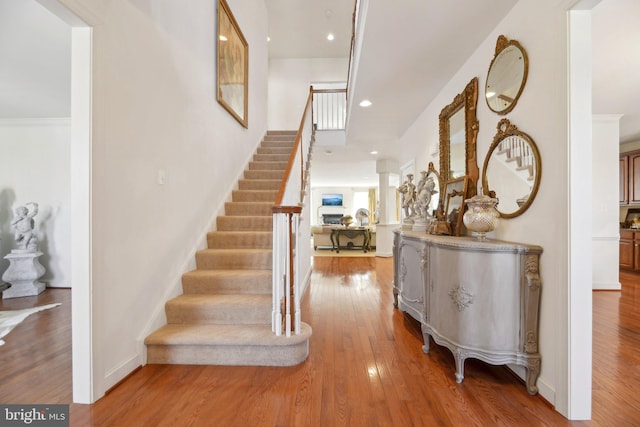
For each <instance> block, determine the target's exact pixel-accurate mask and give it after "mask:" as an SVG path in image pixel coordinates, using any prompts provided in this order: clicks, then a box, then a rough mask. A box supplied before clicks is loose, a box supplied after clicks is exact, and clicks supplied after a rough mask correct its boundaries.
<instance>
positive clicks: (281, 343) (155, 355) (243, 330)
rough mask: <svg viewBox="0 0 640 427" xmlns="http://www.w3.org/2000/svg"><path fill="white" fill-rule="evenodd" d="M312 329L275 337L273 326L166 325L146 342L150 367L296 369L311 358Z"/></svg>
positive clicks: (304, 326)
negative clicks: (196, 366)
mask: <svg viewBox="0 0 640 427" xmlns="http://www.w3.org/2000/svg"><path fill="white" fill-rule="evenodd" d="M310 336H311V327H310V326H309V325H307V324H306V323H302V326H301V328H300V334H298V335H294V334H292V335H291V336H290V337H287V336H284V335H282V336H276V335H275V334H274V333H273V332H272V331H271V325H166V326H164V327H162V328H160V329H158V330H157V331H156V332H154V333H153V334H151V335H149V336H148V337H147V338H146V339H145V344H146V345H147V363H162V364H185V365H226V366H293V365H297V364H299V363H302V362H303V361H304V360H305V359H306V358H307V356H308V355H309V337H310Z"/></svg>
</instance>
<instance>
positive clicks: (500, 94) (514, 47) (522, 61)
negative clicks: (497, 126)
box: [484, 35, 529, 115]
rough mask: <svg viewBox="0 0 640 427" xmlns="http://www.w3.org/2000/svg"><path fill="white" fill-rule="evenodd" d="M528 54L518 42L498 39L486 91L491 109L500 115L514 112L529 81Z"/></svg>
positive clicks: (503, 38)
mask: <svg viewBox="0 0 640 427" xmlns="http://www.w3.org/2000/svg"><path fill="white" fill-rule="evenodd" d="M528 71H529V60H528V58H527V52H526V51H525V50H524V48H523V47H522V46H521V45H520V43H518V42H517V41H516V40H509V39H507V38H506V37H505V36H503V35H501V36H499V37H498V41H497V42H496V52H495V55H494V57H493V60H491V64H490V65H489V71H488V73H487V84H486V87H485V91H484V96H485V100H486V101H487V105H488V106H489V109H490V110H491V111H493V112H495V113H498V114H500V115H504V114H507V113H508V112H509V111H511V110H513V108H514V107H515V106H516V102H518V98H520V94H521V93H522V89H524V84H525V83H526V81H527V74H528Z"/></svg>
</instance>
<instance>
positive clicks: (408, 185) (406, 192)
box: [398, 173, 416, 218]
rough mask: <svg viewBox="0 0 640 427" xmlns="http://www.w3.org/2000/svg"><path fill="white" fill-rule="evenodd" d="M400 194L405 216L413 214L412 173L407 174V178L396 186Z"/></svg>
mask: <svg viewBox="0 0 640 427" xmlns="http://www.w3.org/2000/svg"><path fill="white" fill-rule="evenodd" d="M398 191H400V194H402V208H403V209H404V216H405V218H411V217H413V216H415V214H416V212H415V206H414V205H415V201H416V186H415V184H414V183H413V174H412V173H409V174H407V180H406V181H405V182H403V183H402V185H401V186H400V187H399V188H398Z"/></svg>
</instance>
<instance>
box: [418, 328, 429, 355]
mask: <svg viewBox="0 0 640 427" xmlns="http://www.w3.org/2000/svg"><path fill="white" fill-rule="evenodd" d="M420 329H422V339H423V340H424V345H423V346H422V352H423V353H424V354H429V337H430V335H429V334H428V333H427V331H426V330H425V328H424V325H422V326H421V327H420Z"/></svg>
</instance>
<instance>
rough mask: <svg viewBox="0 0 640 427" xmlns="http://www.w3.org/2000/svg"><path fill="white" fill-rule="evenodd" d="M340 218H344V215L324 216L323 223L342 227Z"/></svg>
mask: <svg viewBox="0 0 640 427" xmlns="http://www.w3.org/2000/svg"><path fill="white" fill-rule="evenodd" d="M340 218H342V214H322V223H323V224H338V225H340Z"/></svg>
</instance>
